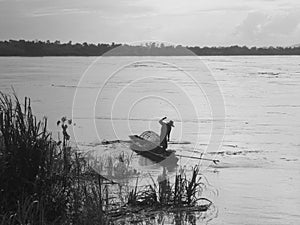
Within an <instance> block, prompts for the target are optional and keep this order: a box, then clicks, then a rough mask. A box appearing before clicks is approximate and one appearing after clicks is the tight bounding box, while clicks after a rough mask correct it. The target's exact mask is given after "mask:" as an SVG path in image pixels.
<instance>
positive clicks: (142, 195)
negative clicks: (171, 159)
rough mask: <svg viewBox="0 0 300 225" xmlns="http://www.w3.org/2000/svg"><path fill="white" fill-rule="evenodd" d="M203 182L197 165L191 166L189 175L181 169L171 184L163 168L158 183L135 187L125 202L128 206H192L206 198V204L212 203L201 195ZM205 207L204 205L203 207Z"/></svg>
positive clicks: (203, 186)
mask: <svg viewBox="0 0 300 225" xmlns="http://www.w3.org/2000/svg"><path fill="white" fill-rule="evenodd" d="M204 188H205V183H204V182H202V176H201V174H200V173H199V167H198V166H194V167H193V168H192V175H191V177H189V178H187V175H186V172H185V171H181V172H180V173H179V174H177V175H176V176H175V180H174V182H173V184H171V182H170V180H169V178H168V177H167V176H166V171H165V169H164V171H163V174H162V176H160V177H159V178H158V183H157V182H155V181H154V180H153V184H150V185H147V186H146V187H144V188H143V189H142V190H139V191H138V190H137V184H136V187H135V188H134V189H133V190H132V191H131V192H130V194H129V197H128V202H127V204H128V205H130V206H144V207H146V206H153V207H158V208H161V207H194V206H197V204H198V202H199V200H206V203H207V204H206V206H207V207H209V206H210V204H211V203H212V202H211V201H210V200H208V199H206V198H203V197H201V195H202V192H203V189H204ZM203 209H205V207H203Z"/></svg>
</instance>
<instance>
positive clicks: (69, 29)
mask: <svg viewBox="0 0 300 225" xmlns="http://www.w3.org/2000/svg"><path fill="white" fill-rule="evenodd" d="M0 39H1V40H7V39H26V40H28V39H29V40H35V39H39V40H51V41H54V40H60V41H62V42H67V41H69V40H72V41H73V42H92V43H103V42H104V43H111V42H117V43H132V42H137V41H146V40H157V41H166V42H170V43H174V44H182V45H189V46H194V45H199V46H228V45H235V44H238V45H248V46H254V45H256V46H270V45H272V46H290V45H294V44H299V43H300V1H299V0H105V1H104V0H0Z"/></svg>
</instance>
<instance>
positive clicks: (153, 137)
mask: <svg viewBox="0 0 300 225" xmlns="http://www.w3.org/2000/svg"><path fill="white" fill-rule="evenodd" d="M140 137H141V138H144V139H145V140H147V141H151V142H152V143H154V144H156V145H157V146H159V145H160V137H159V135H158V134H157V133H155V132H154V131H145V132H143V133H142V134H141V135H140Z"/></svg>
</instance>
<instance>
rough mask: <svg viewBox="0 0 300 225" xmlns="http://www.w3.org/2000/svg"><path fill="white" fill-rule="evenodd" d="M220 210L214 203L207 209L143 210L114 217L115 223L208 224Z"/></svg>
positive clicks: (150, 224) (129, 224)
mask: <svg viewBox="0 0 300 225" xmlns="http://www.w3.org/2000/svg"><path fill="white" fill-rule="evenodd" d="M217 215H218V210H217V208H216V207H215V206H214V205H211V206H210V208H209V209H208V210H207V211H205V212H201V211H195V210H193V209H190V210H186V209H185V210H179V209H178V210H174V211H173V212H166V211H165V210H163V209H162V210H160V211H155V210H153V211H143V210H141V212H139V213H137V214H131V215H127V216H125V217H122V218H119V219H114V224H120V225H121V224H122V225H131V224H140V225H143V224H148V225H168V224H170V225H171V224H176V225H196V224H197V225H201V224H203V225H204V224H207V223H208V222H209V221H211V220H213V219H214V218H216V217H217Z"/></svg>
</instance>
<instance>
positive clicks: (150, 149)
mask: <svg viewBox="0 0 300 225" xmlns="http://www.w3.org/2000/svg"><path fill="white" fill-rule="evenodd" d="M129 138H130V139H131V144H130V149H131V150H132V151H134V152H136V153H137V154H138V155H141V156H143V157H145V158H148V159H150V160H151V161H153V162H156V163H161V162H163V163H164V164H169V163H172V164H174V163H177V161H178V158H177V157H176V155H175V152H176V151H175V150H165V149H163V148H162V147H161V146H160V145H159V143H160V138H159V136H158V135H157V134H156V133H155V132H153V131H145V132H143V133H142V134H141V135H130V136H129Z"/></svg>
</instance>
